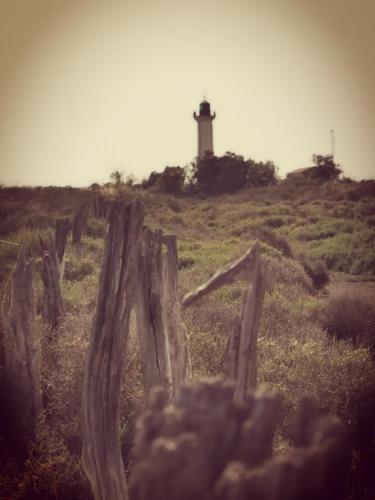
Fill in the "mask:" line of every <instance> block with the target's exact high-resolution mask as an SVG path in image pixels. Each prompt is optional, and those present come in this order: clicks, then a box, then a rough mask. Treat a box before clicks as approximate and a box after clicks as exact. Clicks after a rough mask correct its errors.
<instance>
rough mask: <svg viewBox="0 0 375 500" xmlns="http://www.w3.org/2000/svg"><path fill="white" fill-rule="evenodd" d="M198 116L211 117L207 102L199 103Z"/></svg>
mask: <svg viewBox="0 0 375 500" xmlns="http://www.w3.org/2000/svg"><path fill="white" fill-rule="evenodd" d="M199 114H200V116H210V115H211V107H210V103H209V102H207V101H206V100H204V101H202V102H201V103H200V105H199Z"/></svg>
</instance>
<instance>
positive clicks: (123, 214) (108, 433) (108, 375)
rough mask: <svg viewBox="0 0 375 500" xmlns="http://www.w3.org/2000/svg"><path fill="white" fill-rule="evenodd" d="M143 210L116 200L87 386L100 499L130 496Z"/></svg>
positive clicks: (89, 469)
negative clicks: (128, 426) (127, 437)
mask: <svg viewBox="0 0 375 500" xmlns="http://www.w3.org/2000/svg"><path fill="white" fill-rule="evenodd" d="M142 221H143V210H142V207H141V205H140V204H139V202H138V201H135V202H133V203H132V204H130V205H128V206H123V205H120V204H117V203H114V204H112V206H111V208H110V210H109V214H108V218H107V226H106V235H105V247H104V257H103V265H102V270H101V276H100V283H99V292H98V298H97V305H96V313H95V318H94V321H93V326H92V333H91V339H90V345H89V349H88V355H87V364H86V372H85V381H84V391H83V405H82V437H83V453H82V464H83V468H84V470H85V473H86V475H87V477H88V478H89V480H90V483H91V488H92V491H93V494H94V497H95V499H96V500H126V499H127V498H128V492H127V484H126V478H125V472H124V465H123V460H122V456H121V442H120V413H119V411H120V408H119V404H120V389H121V380H122V372H123V364H124V357H125V352H126V344H127V338H128V334H129V319H130V312H131V310H132V308H133V306H134V298H135V289H136V286H137V283H136V281H137V273H136V260H137V253H138V242H139V240H140V238H141V231H142Z"/></svg>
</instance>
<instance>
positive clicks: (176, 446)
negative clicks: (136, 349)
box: [130, 382, 347, 500]
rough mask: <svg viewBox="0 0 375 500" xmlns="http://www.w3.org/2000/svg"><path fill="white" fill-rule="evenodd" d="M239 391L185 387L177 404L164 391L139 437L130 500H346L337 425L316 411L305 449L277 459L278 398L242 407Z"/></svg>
mask: <svg viewBox="0 0 375 500" xmlns="http://www.w3.org/2000/svg"><path fill="white" fill-rule="evenodd" d="M234 390H235V388H234V385H232V384H228V383H223V382H213V383H212V382H211V383H201V384H199V385H197V386H187V387H184V388H182V389H181V391H180V392H179V394H178V396H177V398H176V400H175V402H174V404H168V397H167V394H165V393H163V392H161V391H160V390H159V391H157V392H154V393H153V394H152V395H151V398H150V402H149V406H148V409H147V411H146V412H145V414H144V415H143V417H142V419H141V421H140V422H139V425H138V429H137V433H136V437H135V443H134V457H135V460H136V462H135V466H134V469H133V473H132V478H131V483H130V491H131V498H132V500H149V499H163V500H191V499H194V500H245V499H255V500H258V499H259V500H260V499H261V500H301V499H304V500H305V499H307V500H316V499H319V500H320V499H324V500H332V499H333V498H343V496H342V493H343V485H344V481H343V477H345V472H346V462H345V456H346V452H347V439H346V435H345V430H344V427H343V425H342V424H341V422H340V421H339V420H338V419H336V418H335V417H332V416H325V417H322V418H319V417H318V415H317V413H316V412H313V413H312V415H311V418H310V419H309V420H310V421H307V422H306V420H305V419H304V418H303V419H302V420H303V421H304V423H306V424H307V427H306V428H301V429H300V431H299V432H302V433H303V432H305V435H304V436H303V439H302V441H303V443H304V446H303V447H300V446H297V447H290V448H289V449H288V450H286V451H285V452H284V453H283V454H282V455H273V440H274V434H275V429H276V426H277V423H278V421H279V418H280V399H281V398H280V396H279V395H278V394H277V393H275V392H271V391H269V390H262V391H260V390H258V391H256V392H255V393H251V394H248V395H247V397H246V398H245V400H244V401H243V402H241V404H238V403H237V402H236V401H235V398H234ZM303 405H304V402H302V406H303ZM300 411H301V410H300ZM303 413H304V414H305V415H307V411H306V409H305V410H303ZM296 420H297V421H301V418H297V419H296ZM304 429H305V431H304Z"/></svg>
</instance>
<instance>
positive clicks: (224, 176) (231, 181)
mask: <svg viewBox="0 0 375 500" xmlns="http://www.w3.org/2000/svg"><path fill="white" fill-rule="evenodd" d="M192 180H193V182H195V183H196V184H197V186H198V188H199V189H200V190H202V191H205V192H207V193H229V192H233V191H237V190H238V189H241V188H243V187H245V186H268V185H271V184H275V183H276V177H275V166H274V165H273V163H271V162H267V163H263V162H260V163H257V162H255V161H254V160H244V158H243V156H239V155H236V154H234V153H230V152H227V153H225V155H224V156H220V157H218V156H215V155H213V154H207V155H206V156H205V157H204V158H203V159H198V160H197V162H196V163H195V164H193V165H192Z"/></svg>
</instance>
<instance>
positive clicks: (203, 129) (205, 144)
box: [193, 100, 216, 159]
mask: <svg viewBox="0 0 375 500" xmlns="http://www.w3.org/2000/svg"><path fill="white" fill-rule="evenodd" d="M193 116H194V119H195V120H196V121H197V122H198V158H199V159H202V158H203V157H204V156H205V154H206V153H213V152H214V146H213V139H212V120H214V119H215V117H216V113H214V114H213V115H211V109H210V103H209V102H207V101H206V100H204V101H202V102H201V103H200V105H199V115H197V114H196V112H195V111H194V114H193Z"/></svg>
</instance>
